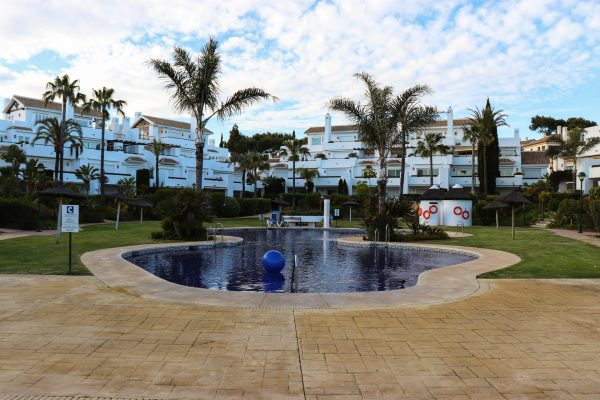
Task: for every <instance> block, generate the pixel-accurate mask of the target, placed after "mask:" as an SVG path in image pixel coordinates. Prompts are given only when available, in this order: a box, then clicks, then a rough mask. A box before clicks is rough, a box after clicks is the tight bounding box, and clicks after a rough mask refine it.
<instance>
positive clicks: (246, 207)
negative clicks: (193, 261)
mask: <svg viewBox="0 0 600 400" xmlns="http://www.w3.org/2000/svg"><path fill="white" fill-rule="evenodd" d="M257 200H258V199H237V201H238V203H239V205H240V217H245V216H247V215H256V214H258V212H257V209H256V205H257Z"/></svg>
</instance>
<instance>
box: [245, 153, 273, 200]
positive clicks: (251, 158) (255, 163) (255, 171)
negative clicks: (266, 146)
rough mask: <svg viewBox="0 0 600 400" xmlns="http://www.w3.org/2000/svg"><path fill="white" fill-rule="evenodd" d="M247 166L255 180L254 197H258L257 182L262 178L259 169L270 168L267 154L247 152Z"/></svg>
mask: <svg viewBox="0 0 600 400" xmlns="http://www.w3.org/2000/svg"><path fill="white" fill-rule="evenodd" d="M245 165H246V168H248V170H249V171H250V172H251V173H252V180H253V181H254V198H256V197H257V196H256V194H257V191H256V189H257V188H256V184H257V183H258V181H259V180H260V178H259V171H265V170H267V169H269V163H268V162H266V160H265V156H264V155H263V154H261V153H259V152H258V151H250V152H248V153H246V160H245Z"/></svg>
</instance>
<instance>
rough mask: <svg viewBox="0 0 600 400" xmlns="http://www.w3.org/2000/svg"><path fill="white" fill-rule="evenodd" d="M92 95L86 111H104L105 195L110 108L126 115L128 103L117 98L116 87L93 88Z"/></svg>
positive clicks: (101, 163) (102, 173) (85, 105)
mask: <svg viewBox="0 0 600 400" xmlns="http://www.w3.org/2000/svg"><path fill="white" fill-rule="evenodd" d="M92 92H93V94H92V97H91V98H90V99H89V100H88V101H86V102H85V104H84V106H83V109H84V111H86V112H89V111H90V110H94V111H99V112H101V113H102V126H101V138H100V140H101V142H100V195H104V184H105V182H106V178H105V174H104V146H105V144H104V132H105V131H106V121H108V120H109V118H110V110H111V109H112V110H114V111H115V112H116V113H117V114H120V115H122V116H123V117H125V112H124V111H123V107H125V106H126V105H127V102H126V101H125V100H115V98H114V95H115V89H111V88H107V87H106V86H105V87H103V88H102V89H97V90H96V89H92Z"/></svg>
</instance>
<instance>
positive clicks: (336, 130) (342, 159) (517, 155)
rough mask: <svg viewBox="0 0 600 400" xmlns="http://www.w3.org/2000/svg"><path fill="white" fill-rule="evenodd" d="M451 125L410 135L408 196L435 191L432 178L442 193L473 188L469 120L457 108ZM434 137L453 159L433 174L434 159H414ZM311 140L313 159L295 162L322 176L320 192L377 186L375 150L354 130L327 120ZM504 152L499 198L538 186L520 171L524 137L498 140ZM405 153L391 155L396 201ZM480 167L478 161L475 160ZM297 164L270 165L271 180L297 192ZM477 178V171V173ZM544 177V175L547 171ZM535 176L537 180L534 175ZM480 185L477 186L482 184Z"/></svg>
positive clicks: (444, 159)
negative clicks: (341, 185) (367, 173)
mask: <svg viewBox="0 0 600 400" xmlns="http://www.w3.org/2000/svg"><path fill="white" fill-rule="evenodd" d="M445 114H446V115H447V117H448V118H447V120H443V121H436V122H435V123H434V124H432V125H431V126H429V127H428V128H426V129H425V130H423V132H420V133H414V134H411V135H410V137H409V144H408V148H407V157H406V169H405V180H404V193H414V194H420V193H423V192H424V191H425V190H426V189H427V188H429V187H430V186H431V185H430V174H431V173H433V183H434V185H438V186H439V187H442V188H446V189H448V188H450V187H452V186H453V185H456V184H460V185H461V186H463V187H466V188H470V187H471V173H472V164H471V163H472V160H471V151H472V149H471V144H470V143H469V142H467V141H465V140H464V137H463V132H464V128H465V127H466V126H467V125H468V120H467V119H454V118H453V112H452V108H449V109H448V111H447V112H445ZM429 132H436V133H437V132H439V133H442V134H443V136H444V141H443V143H444V144H445V145H447V146H450V147H451V152H450V154H448V155H435V156H434V157H433V171H430V166H429V159H428V158H423V157H418V156H414V150H415V148H416V146H417V142H418V141H419V139H420V138H421V137H422V135H424V134H426V133H429ZM305 134H306V136H307V138H308V145H307V147H308V149H309V151H310V156H309V157H307V158H306V159H305V160H302V161H298V162H296V169H298V168H314V169H317V170H318V172H319V177H318V178H316V179H315V180H314V181H313V183H314V184H315V190H316V191H319V192H322V193H328V192H331V193H333V192H336V191H337V187H338V182H339V180H340V179H343V180H345V181H346V182H347V184H348V189H349V193H350V194H352V190H353V187H354V186H355V185H356V184H357V183H358V182H360V181H363V182H367V184H369V185H370V186H373V187H375V186H376V178H371V179H370V180H368V181H367V180H366V179H365V178H363V172H364V170H365V168H367V167H368V166H370V167H372V168H373V169H374V170H375V171H376V172H377V171H378V163H377V159H378V154H377V151H376V150H373V149H368V148H365V146H364V144H363V143H361V142H360V141H359V140H358V132H357V130H356V128H355V127H354V126H351V125H332V124H331V116H330V115H329V114H327V115H326V116H325V124H324V126H316V127H311V128H309V129H307V130H306V131H305ZM499 146H500V176H499V177H498V178H497V179H496V185H497V187H498V190H499V191H500V192H506V191H509V190H511V189H513V188H515V187H520V186H522V185H523V184H525V183H533V182H535V181H537V180H539V179H540V178H541V177H542V176H543V173H541V171H538V172H540V174H539V176H533V175H532V174H529V175H528V177H527V179H524V177H523V170H522V168H521V143H520V138H519V131H518V129H515V131H514V135H513V137H501V138H499ZM400 152H401V150H400V149H396V150H392V152H391V156H390V157H389V158H388V167H387V177H388V186H387V190H388V194H389V195H390V196H397V195H398V194H399V192H400V174H401V168H400V163H401V161H400V155H401V154H400ZM475 161H477V157H475ZM291 169H292V163H291V162H289V161H288V160H287V159H286V158H281V159H278V160H271V172H270V173H271V174H272V175H275V176H278V177H282V178H285V179H286V186H287V188H288V189H290V188H291V186H292V176H291V174H292V170H291ZM475 172H476V173H477V168H475ZM544 173H545V171H544ZM534 175H535V174H534ZM304 184H305V181H304V180H303V179H299V177H298V176H297V177H296V187H302V186H303V185H304ZM477 184H478V182H477Z"/></svg>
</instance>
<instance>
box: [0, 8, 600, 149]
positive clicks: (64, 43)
mask: <svg viewBox="0 0 600 400" xmlns="http://www.w3.org/2000/svg"><path fill="white" fill-rule="evenodd" d="M208 35H214V36H215V37H216V38H217V39H218V40H219V42H220V44H221V47H220V49H221V52H222V60H223V67H224V68H223V74H222V77H221V89H222V93H223V97H225V96H227V95H228V94H230V93H232V92H233V91H234V90H236V89H240V88H244V87H249V86H257V87H261V88H264V89H266V90H268V91H269V92H271V93H272V94H274V95H276V96H277V97H279V98H280V101H279V102H278V103H277V104H272V103H264V104H260V105H258V106H255V107H252V108H251V109H249V110H247V111H246V112H244V113H242V114H240V115H238V116H235V117H233V118H231V119H229V120H227V121H223V122H218V121H212V122H211V123H210V124H209V128H211V129H212V130H213V131H214V132H215V133H216V135H215V138H216V139H217V140H218V138H219V136H220V133H221V132H223V133H225V137H227V132H228V131H229V129H230V128H231V126H232V125H233V124H234V123H237V124H238V125H239V127H240V129H241V131H242V132H244V133H247V134H251V133H255V132H263V131H272V132H275V131H277V132H291V131H292V130H295V131H296V132H297V133H301V132H303V131H304V130H306V129H307V128H308V127H309V126H314V125H322V123H323V117H324V114H325V113H326V112H327V110H326V104H327V102H328V100H329V99H331V98H332V97H334V96H348V97H352V98H356V99H358V98H360V96H361V93H362V88H361V86H360V85H359V84H358V82H357V81H356V80H355V79H354V78H353V76H352V75H353V74H354V73H355V72H360V71H365V72H369V73H371V74H372V75H374V76H375V77H376V78H377V79H378V80H379V81H380V82H381V83H383V84H386V85H390V86H393V87H394V88H395V89H396V90H397V91H400V90H403V89H406V88H408V87H410V86H412V85H414V84H417V83H420V84H421V83H426V84H429V85H430V86H431V87H432V88H433V90H434V94H433V95H432V96H430V97H428V98H425V99H423V101H424V103H425V104H431V105H435V106H437V107H438V108H439V109H444V110H445V109H447V107H448V106H452V107H453V109H454V111H455V117H463V116H467V115H468V114H469V111H468V110H469V108H474V107H477V106H478V107H481V106H483V104H484V103H485V100H486V98H487V97H490V99H491V101H492V104H493V105H494V107H496V108H497V109H502V110H504V111H505V113H506V114H507V115H508V123H509V124H510V128H504V129H503V130H502V131H501V134H503V135H510V134H512V129H513V128H519V129H520V131H521V136H522V137H525V136H529V137H536V134H535V133H533V132H529V131H528V126H529V122H530V118H531V117H532V116H533V115H536V114H543V115H551V116H553V117H556V118H567V117H570V116H581V117H584V118H587V119H592V120H596V121H598V120H600V110H599V107H598V105H599V102H598V96H597V93H600V76H599V73H598V71H600V69H599V67H600V1H598V0H581V1H574V0H573V1H570V0H563V1H552V0H537V1H532V0H529V1H519V0H515V1H507V0H499V1H477V2H469V1H461V0H449V1H439V0H438V1H434V0H423V1H419V2H413V1H405V2H402V1H397V0H377V1H369V2H361V1H353V0H345V1H333V0H330V1H314V0H306V1H305V0H295V1H291V0H290V1H277V2H273V1H272V0H269V1H266V0H265V1H263V0H231V1H226V2H223V1H217V0H206V1H202V2H190V1H184V0H172V1H169V2H160V1H142V0H130V1H126V2H118V1H113V0H108V1H103V2H84V1H74V0H73V1H62V2H46V1H33V0H23V1H20V2H19V3H13V4H11V5H9V6H5V7H4V8H3V13H2V14H0V38H1V39H2V51H1V52H0V97H9V96H11V95H12V94H22V95H27V96H39V95H40V94H41V93H42V91H43V89H44V85H45V83H46V82H47V81H49V80H50V79H52V78H53V77H54V76H55V75H57V74H63V73H68V74H69V75H70V76H72V77H75V78H79V79H80V81H81V86H82V90H83V91H84V92H87V93H89V92H91V89H92V88H98V87H101V86H108V87H113V88H115V90H116V93H117V96H118V97H120V98H121V99H124V100H127V102H128V107H127V109H126V111H127V113H128V114H130V115H133V113H134V112H135V111H142V112H144V113H146V114H149V115H156V116H162V117H171V118H178V119H186V118H187V117H188V116H185V115H178V114H177V113H176V112H175V111H174V110H173V108H172V107H171V106H170V104H169V94H168V93H167V92H166V91H165V90H164V88H163V87H162V85H161V82H160V81H159V80H158V79H157V78H156V76H155V75H154V74H153V72H152V71H151V70H150V69H149V68H148V66H147V63H146V62H147V60H148V59H149V58H152V57H158V58H169V56H170V51H171V50H172V48H173V46H174V45H180V46H184V47H186V48H188V49H189V50H190V51H198V50H199V49H200V48H201V47H202V46H203V44H204V41H205V40H206V37H207V36H208ZM333 123H334V124H336V123H337V124H343V123H345V121H344V119H343V116H341V115H335V114H334V115H333Z"/></svg>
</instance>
